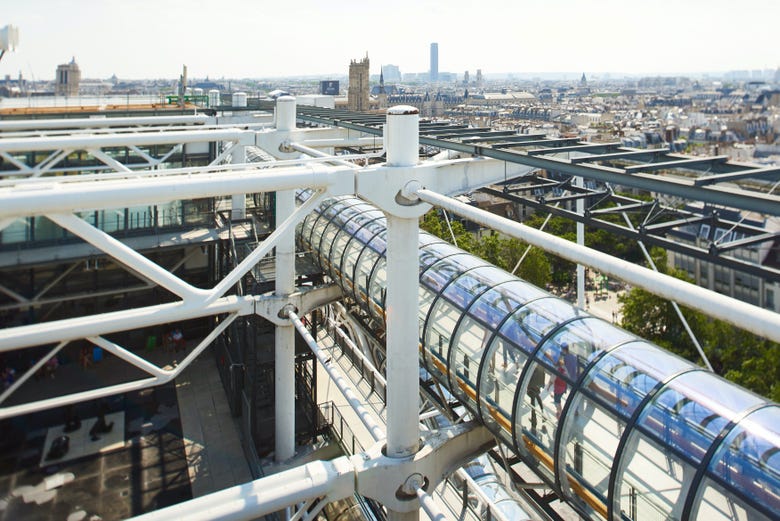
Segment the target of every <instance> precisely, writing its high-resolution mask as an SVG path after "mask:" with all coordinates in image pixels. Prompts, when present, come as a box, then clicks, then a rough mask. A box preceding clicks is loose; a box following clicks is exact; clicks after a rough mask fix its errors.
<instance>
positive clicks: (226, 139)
mask: <svg viewBox="0 0 780 521" xmlns="http://www.w3.org/2000/svg"><path fill="white" fill-rule="evenodd" d="M247 135H248V132H247V131H244V130H239V129H230V128H227V129H226V128H220V127H214V128H209V129H198V130H192V129H182V128H180V127H173V128H167V127H154V128H153V130H149V129H148V128H145V129H144V130H143V131H138V130H135V129H113V128H112V129H107V130H106V131H97V130H96V131H94V132H91V133H88V134H87V133H68V134H67V135H53V136H52V135H44V136H32V137H9V138H7V137H6V136H5V134H3V135H2V139H0V159H2V162H3V163H6V164H8V165H10V166H11V167H13V168H14V169H10V170H0V177H20V176H24V177H30V178H35V177H41V176H45V175H46V174H49V173H53V172H58V173H59V172H75V173H82V172H87V171H101V172H105V171H109V172H125V173H127V172H131V171H132V170H138V169H150V168H156V167H158V166H159V165H161V164H163V163H165V161H167V160H168V159H170V158H171V157H172V156H173V155H174V154H179V153H181V152H182V151H183V150H184V147H185V145H188V144H189V145H192V144H196V143H220V142H222V143H226V146H225V148H224V150H222V151H221V153H219V154H218V155H217V157H216V158H215V159H214V160H213V161H212V164H219V163H220V162H222V161H224V160H225V158H227V157H228V156H229V155H230V154H231V152H232V150H233V148H234V147H235V146H236V145H237V144H238V143H239V141H240V140H241V138H242V137H244V136H247ZM157 145H162V146H171V147H172V148H171V149H170V150H168V151H167V152H166V153H165V154H163V155H162V156H160V157H153V156H152V155H151V154H150V153H148V152H147V151H146V150H144V147H149V146H157ZM116 148H123V149H126V151H127V158H128V160H129V159H130V158H132V159H133V162H132V163H131V162H127V163H123V162H122V161H120V158H118V157H116V155H111V154H109V153H108V152H107V150H110V149H116ZM35 152H44V153H47V155H46V157H44V158H43V159H42V160H40V161H38V162H34V161H35V157H36V155H35ZM74 152H86V153H87V154H88V155H89V156H91V157H92V158H94V159H95V160H97V161H98V162H99V163H102V166H101V165H97V166H68V167H63V166H61V163H62V162H63V161H64V160H65V159H66V158H67V157H68V156H69V155H71V154H73V153H74ZM30 153H32V154H30ZM19 154H26V155H28V159H20V158H19V157H18V155H19ZM29 160H32V161H33V163H32V164H28V161H29Z"/></svg>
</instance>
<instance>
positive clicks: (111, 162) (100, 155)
mask: <svg viewBox="0 0 780 521" xmlns="http://www.w3.org/2000/svg"><path fill="white" fill-rule="evenodd" d="M87 152H89V153H90V154H92V156H94V157H95V158H96V159H99V160H100V161H101V162H102V163H103V164H104V165H106V166H108V167H110V168H113V169H114V170H116V171H117V172H131V170H130V169H129V168H127V167H126V166H125V165H123V164H122V163H120V162H119V161H117V160H116V159H114V158H113V157H111V156H109V155H108V154H106V153H105V152H103V151H102V150H100V149H97V148H89V149H87Z"/></svg>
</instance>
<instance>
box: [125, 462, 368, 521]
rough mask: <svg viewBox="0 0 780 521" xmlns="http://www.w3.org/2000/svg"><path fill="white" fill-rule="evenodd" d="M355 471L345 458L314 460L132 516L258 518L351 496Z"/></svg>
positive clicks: (159, 520)
mask: <svg viewBox="0 0 780 521" xmlns="http://www.w3.org/2000/svg"><path fill="white" fill-rule="evenodd" d="M354 471H355V469H354V466H353V465H352V463H351V462H350V461H349V460H348V459H347V458H345V457H341V458H337V459H335V460H332V461H315V462H312V463H308V464H306V465H303V466H300V467H296V468H294V469H291V470H286V471H284V472H280V473H278V474H273V475H271V476H268V477H265V478H262V479H258V480H255V481H252V482H249V483H245V484H243V485H237V486H235V487H231V488H226V489H224V490H220V491H219V492H214V493H213V494H208V495H206V496H202V497H199V498H196V499H192V500H190V501H185V502H184V503H179V504H178V505H173V506H170V507H167V508H162V509H160V510H155V511H154V512H149V513H148V514H144V515H141V516H138V517H134V518H132V519H133V520H135V521H169V520H171V519H186V520H188V521H201V520H202V521H213V520H219V521H228V520H230V521H233V520H251V519H258V518H261V517H262V516H265V515H268V514H272V513H274V512H278V511H280V510H283V509H284V508H286V507H288V506H291V505H295V504H297V503H302V502H305V501H307V500H309V499H311V498H316V497H321V496H326V495H327V496H328V498H329V499H330V500H331V501H336V500H338V499H344V498H345V497H348V496H351V495H352V494H353V493H354V491H355V474H354Z"/></svg>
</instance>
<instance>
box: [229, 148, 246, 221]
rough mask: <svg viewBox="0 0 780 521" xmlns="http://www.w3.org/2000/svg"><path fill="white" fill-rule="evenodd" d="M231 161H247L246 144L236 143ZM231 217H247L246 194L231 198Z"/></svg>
mask: <svg viewBox="0 0 780 521" xmlns="http://www.w3.org/2000/svg"><path fill="white" fill-rule="evenodd" d="M230 162H231V163H233V164H239V163H246V146H245V145H243V144H241V143H236V144H234V145H233V148H232V149H231V152H230ZM230 218H231V219H245V218H246V194H245V193H243V194H233V196H232V197H231V200H230Z"/></svg>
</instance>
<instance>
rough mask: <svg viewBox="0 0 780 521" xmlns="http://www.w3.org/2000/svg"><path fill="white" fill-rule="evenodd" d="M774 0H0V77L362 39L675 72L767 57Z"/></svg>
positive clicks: (247, 64)
mask: <svg viewBox="0 0 780 521" xmlns="http://www.w3.org/2000/svg"><path fill="white" fill-rule="evenodd" d="M778 20H780V1H778V0H752V1H748V2H737V1H734V0H645V1H642V2H638V1H635V0H590V1H586V0H482V1H479V0H387V1H366V0H360V1H358V0H302V1H295V0H292V1H284V0H281V1H280V0H277V1H268V0H254V1H250V0H228V1H218V0H211V1H209V2H205V1H200V0H186V1H181V0H72V1H69V2H68V1H64V0H0V27H2V26H5V25H7V24H13V25H16V26H17V27H18V28H19V32H20V37H19V44H20V45H19V48H18V50H17V51H16V52H15V53H6V55H5V57H4V58H3V59H2V61H0V77H2V76H5V75H6V74H10V75H11V76H13V77H16V75H18V73H19V72H20V71H21V72H22V74H23V75H24V76H25V77H26V78H33V77H34V78H35V79H53V78H54V74H55V70H56V67H57V64H59V63H65V62H67V61H70V59H71V57H72V56H75V58H76V61H77V63H78V64H79V66H80V67H81V71H82V76H83V77H87V78H108V77H110V76H111V75H112V74H116V75H117V76H118V77H119V78H176V77H178V75H179V74H180V72H181V66H182V64H187V66H188V69H189V75H190V77H191V78H203V77H206V76H208V77H210V78H221V77H228V78H244V77H251V78H261V77H277V76H288V75H314V74H319V75H322V76H323V77H330V76H334V75H345V74H346V73H347V70H348V66H349V61H350V59H353V58H361V57H363V56H364V55H365V53H366V52H368V55H369V58H370V59H371V73H372V74H373V73H378V72H379V67H380V65H381V64H388V63H392V64H396V65H398V66H399V67H400V68H401V71H402V72H425V71H427V70H428V68H429V62H428V59H429V58H428V57H429V45H430V43H431V42H438V43H439V71H447V72H456V73H458V74H462V73H463V71H465V70H469V71H471V74H472V75H473V74H474V71H475V70H476V69H478V68H480V69H482V71H483V72H484V73H498V72H560V71H577V72H578V71H583V72H589V73H593V72H615V73H619V72H626V73H677V72H704V71H727V70H735V69H767V68H771V69H774V68H776V67H777V66H778V65H780V45H778V42H780V38H779V37H778V29H777V27H778V26H777V24H778Z"/></svg>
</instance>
